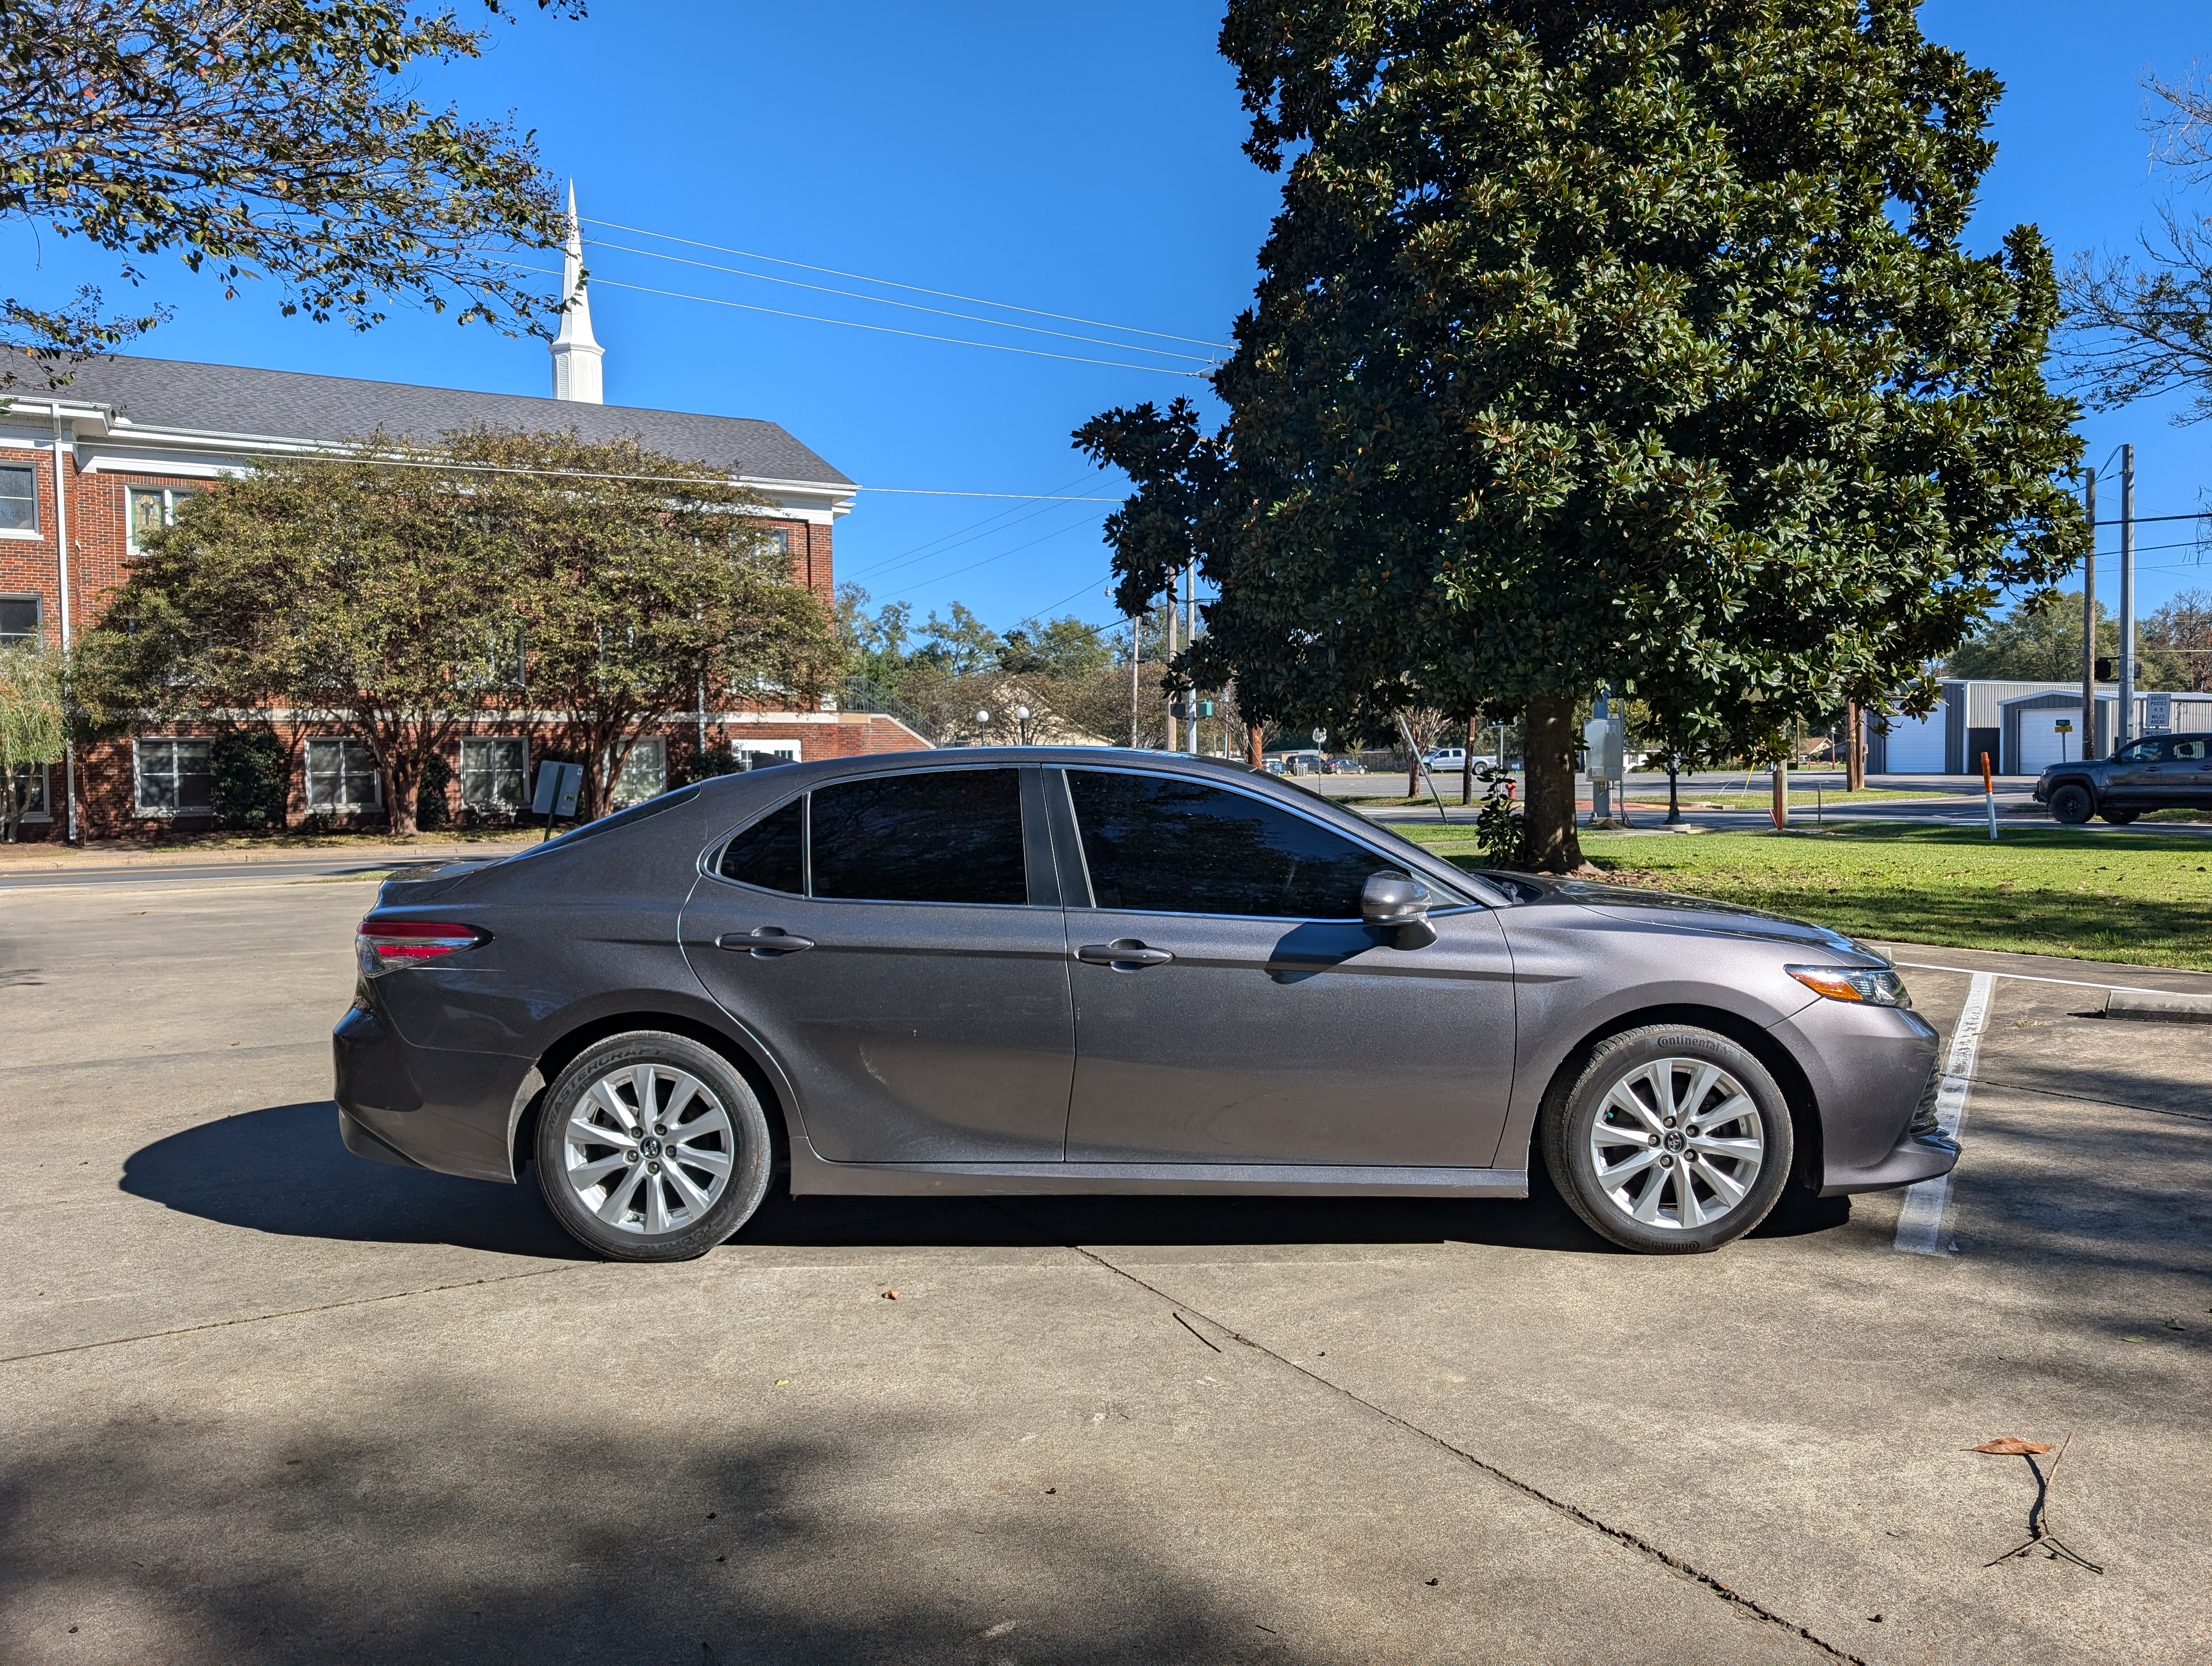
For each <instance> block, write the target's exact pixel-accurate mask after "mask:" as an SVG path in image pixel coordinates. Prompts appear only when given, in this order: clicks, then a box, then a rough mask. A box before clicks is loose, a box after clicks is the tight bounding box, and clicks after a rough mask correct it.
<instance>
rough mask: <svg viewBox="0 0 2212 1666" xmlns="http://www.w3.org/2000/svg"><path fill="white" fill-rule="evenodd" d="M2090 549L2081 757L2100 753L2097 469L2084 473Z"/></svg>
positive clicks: (2084, 570)
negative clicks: (2098, 735)
mask: <svg viewBox="0 0 2212 1666" xmlns="http://www.w3.org/2000/svg"><path fill="white" fill-rule="evenodd" d="M2081 512H2082V514H2086V515H2087V517H2088V518H2089V553H2088V554H2087V555H2086V556H2082V557H2081V761H2082V762H2083V763H2087V762H2088V761H2089V760H2090V759H2091V758H2093V757H2096V756H2097V471H2096V470H2094V469H2091V470H2089V471H2088V472H2087V473H2086V474H2084V475H2083V476H2082V477H2081Z"/></svg>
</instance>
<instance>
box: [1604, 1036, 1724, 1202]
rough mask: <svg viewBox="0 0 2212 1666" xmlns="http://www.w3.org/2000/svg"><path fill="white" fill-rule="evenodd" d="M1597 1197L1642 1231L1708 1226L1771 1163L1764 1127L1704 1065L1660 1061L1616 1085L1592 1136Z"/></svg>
mask: <svg viewBox="0 0 2212 1666" xmlns="http://www.w3.org/2000/svg"><path fill="white" fill-rule="evenodd" d="M1590 1158H1591V1160H1592V1161H1593V1162H1594V1163H1595V1164H1596V1167H1597V1183H1598V1187H1599V1189H1601V1191H1603V1192H1604V1194H1605V1195H1606V1196H1607V1198H1609V1199H1611V1200H1612V1202H1613V1207H1614V1208H1616V1209H1618V1210H1620V1213H1623V1214H1624V1215H1626V1216H1627V1217H1628V1218H1629V1219H1631V1220H1633V1221H1637V1222H1638V1223H1640V1224H1641V1225H1645V1226H1662V1227H1674V1228H1682V1227H1691V1226H1704V1225H1708V1224H1709V1223H1711V1222H1712V1221H1716V1220H1718V1219H1720V1218H1721V1217H1722V1216H1723V1215H1724V1214H1726V1213H1729V1210H1731V1209H1733V1208H1735V1207H1736V1205H1738V1204H1739V1203H1741V1202H1742V1201H1743V1200H1744V1197H1745V1195H1746V1194H1747V1193H1748V1192H1749V1191H1750V1190H1751V1189H1752V1185H1753V1183H1754V1182H1755V1181H1757V1180H1758V1178H1759V1169H1760V1167H1761V1166H1762V1165H1763V1164H1765V1161H1766V1123H1765V1119H1764V1118H1763V1117H1761V1116H1759V1107H1758V1106H1757V1105H1755V1104H1753V1103H1752V1101H1751V1096H1750V1095H1749V1094H1747V1093H1746V1092H1745V1091H1743V1087H1742V1085H1741V1083H1739V1082H1738V1081H1737V1080H1736V1079H1735V1077H1733V1076H1731V1075H1729V1073H1728V1072H1727V1071H1725V1070H1723V1069H1722V1068H1721V1067H1719V1066H1718V1065H1717V1064H1708V1063H1707V1062H1706V1061H1705V1060H1703V1059H1657V1060H1655V1061H1652V1062H1651V1063H1650V1064H1646V1065H1638V1067H1636V1068H1635V1069H1634V1070H1632V1071H1630V1072H1629V1073H1628V1074H1627V1075H1626V1076H1624V1077H1622V1078H1621V1079H1620V1080H1619V1081H1617V1082H1615V1083H1614V1084H1613V1088H1612V1091H1610V1092H1608V1093H1607V1095H1606V1096H1605V1103H1604V1104H1602V1105H1601V1106H1600V1107H1599V1110H1598V1115H1597V1121H1596V1122H1595V1123H1594V1124H1592V1125H1591V1128H1590Z"/></svg>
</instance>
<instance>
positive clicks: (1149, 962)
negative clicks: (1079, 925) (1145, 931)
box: [1075, 937, 1175, 972]
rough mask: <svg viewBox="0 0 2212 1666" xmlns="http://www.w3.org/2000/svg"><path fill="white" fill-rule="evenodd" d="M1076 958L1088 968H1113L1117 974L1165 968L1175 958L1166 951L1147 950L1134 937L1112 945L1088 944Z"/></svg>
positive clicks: (1078, 951) (1119, 939) (1076, 953)
mask: <svg viewBox="0 0 2212 1666" xmlns="http://www.w3.org/2000/svg"><path fill="white" fill-rule="evenodd" d="M1075 958H1077V959H1078V960H1079V961H1081V962H1083V964H1085V965H1086V966H1111V967H1112V968H1113V969H1114V970H1115V971H1117V972H1134V971H1141V970H1143V969H1144V968H1146V967H1147V966H1164V965H1166V964H1168V962H1170V960H1173V959H1174V958H1175V957H1174V956H1173V955H1171V954H1170V953H1169V952H1167V951H1166V950H1165V949H1153V948H1147V947H1146V945H1144V944H1142V943H1140V942H1139V941H1138V940H1137V939H1135V938H1133V937H1117V938H1115V939H1114V940H1113V941H1112V942H1111V943H1086V944H1085V945H1083V946H1082V947H1081V948H1079V949H1078V950H1077V951H1076V952H1075Z"/></svg>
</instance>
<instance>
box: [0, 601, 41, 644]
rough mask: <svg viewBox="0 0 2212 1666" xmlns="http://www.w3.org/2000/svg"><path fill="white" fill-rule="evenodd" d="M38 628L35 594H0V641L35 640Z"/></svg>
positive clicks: (37, 636) (38, 634) (37, 609)
mask: <svg viewBox="0 0 2212 1666" xmlns="http://www.w3.org/2000/svg"><path fill="white" fill-rule="evenodd" d="M36 641H40V630H39V599H38V598H37V597H36V596H0V642H36Z"/></svg>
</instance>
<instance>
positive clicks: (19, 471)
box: [0, 463, 39, 532]
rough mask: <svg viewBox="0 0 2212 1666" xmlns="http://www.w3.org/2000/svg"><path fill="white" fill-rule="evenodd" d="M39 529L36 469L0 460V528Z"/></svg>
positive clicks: (17, 530) (16, 529) (7, 530)
mask: <svg viewBox="0 0 2212 1666" xmlns="http://www.w3.org/2000/svg"><path fill="white" fill-rule="evenodd" d="M38 530H39V471H37V470H36V469H33V468H31V467H28V466H27V465H23V464H21V463H0V532H37V531H38Z"/></svg>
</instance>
